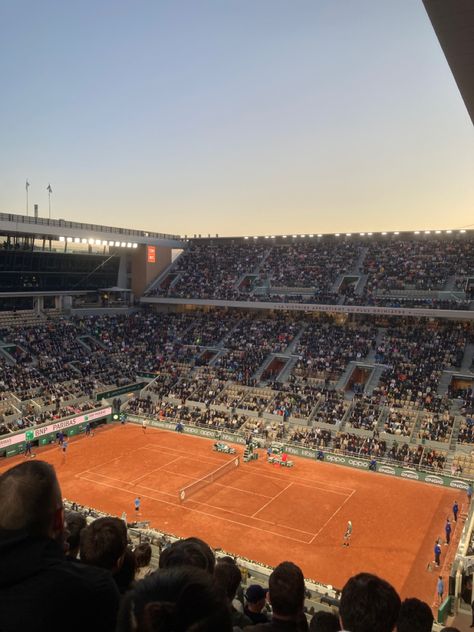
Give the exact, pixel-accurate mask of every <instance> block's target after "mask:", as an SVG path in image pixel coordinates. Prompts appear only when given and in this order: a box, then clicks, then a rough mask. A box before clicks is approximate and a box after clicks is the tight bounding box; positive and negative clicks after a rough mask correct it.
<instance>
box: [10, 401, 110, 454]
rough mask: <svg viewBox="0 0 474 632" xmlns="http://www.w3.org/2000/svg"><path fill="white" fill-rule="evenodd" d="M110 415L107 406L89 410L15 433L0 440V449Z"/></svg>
mask: <svg viewBox="0 0 474 632" xmlns="http://www.w3.org/2000/svg"><path fill="white" fill-rule="evenodd" d="M110 414H112V408H111V407H110V406H108V407H107V408H101V409H100V410H91V411H89V412H86V413H84V414H82V415H76V417H68V418H67V419H62V420H58V421H55V422H54V423H51V424H47V425H46V426H44V425H43V426H37V427H35V428H29V429H28V430H25V431H24V432H15V433H14V434H12V435H11V436H8V437H6V438H4V439H1V440H0V449H2V448H8V447H9V446H12V445H17V444H18V443H23V442H24V441H34V440H35V439H39V438H40V437H44V436H46V435H48V434H51V433H53V432H58V431H59V430H64V429H65V428H71V427H72V426H78V425H79V424H84V423H88V422H89V421H95V420H97V419H102V418H103V417H108V415H110Z"/></svg>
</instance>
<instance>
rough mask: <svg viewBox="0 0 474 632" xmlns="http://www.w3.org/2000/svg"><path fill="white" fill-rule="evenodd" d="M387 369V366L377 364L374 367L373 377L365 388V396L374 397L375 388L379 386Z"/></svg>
mask: <svg viewBox="0 0 474 632" xmlns="http://www.w3.org/2000/svg"><path fill="white" fill-rule="evenodd" d="M386 368H387V365H386V364H376V365H375V366H374V370H373V371H372V375H371V376H370V377H369V379H368V381H367V383H366V385H365V388H364V394H365V395H372V393H373V392H374V388H376V386H377V385H378V383H379V380H380V377H381V375H382V373H383V372H384V371H385V369H386Z"/></svg>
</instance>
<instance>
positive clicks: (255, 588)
mask: <svg viewBox="0 0 474 632" xmlns="http://www.w3.org/2000/svg"><path fill="white" fill-rule="evenodd" d="M266 596H267V591H266V590H265V589H264V588H262V586H260V584H251V585H250V586H249V587H248V588H247V590H246V591H245V606H244V612H245V614H246V615H247V617H248V618H249V619H250V620H251V621H252V623H254V624H256V623H268V616H267V613H266V612H263V608H264V607H265V603H266Z"/></svg>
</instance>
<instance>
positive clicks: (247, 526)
mask: <svg viewBox="0 0 474 632" xmlns="http://www.w3.org/2000/svg"><path fill="white" fill-rule="evenodd" d="M85 480H88V479H85ZM89 482H90V483H94V484H96V485H102V486H103V487H110V488H111V489H118V490H119V491H121V492H125V493H127V494H135V493H136V492H134V491H133V492H132V491H129V490H127V489H123V487H118V486H117V485H110V484H109V483H104V482H102V481H89ZM158 493H161V492H158ZM141 496H142V497H143V498H149V499H150V500H155V501H156V502H158V503H164V504H165V505H171V506H172V507H175V508H180V509H184V510H185V511H192V512H194V513H198V514H202V515H203V516H206V517H207V518H216V519H217V520H224V521H225V522H230V523H231V524H235V525H237V526H239V527H246V528H247V529H255V530H257V531H262V532H263V533H267V534H268V533H271V534H273V535H277V536H279V537H280V538H284V539H285V540H291V541H292V542H299V543H300V544H309V542H308V541H307V540H300V539H298V538H292V537H290V536H288V535H283V534H282V533H276V532H275V531H271V530H270V529H263V528H262V527H255V526H253V525H248V524H245V523H243V522H238V521H237V520H231V519H230V518H224V517H221V516H215V515H214V514H211V513H209V512H207V511H201V510H200V509H193V508H192V507H187V506H186V505H184V504H180V505H178V504H177V503H172V502H170V501H169V500H162V499H161V498H155V497H154V496H150V495H149V494H141ZM282 528H285V527H282ZM308 535H310V534H308Z"/></svg>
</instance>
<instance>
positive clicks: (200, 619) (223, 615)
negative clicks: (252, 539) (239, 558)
mask: <svg viewBox="0 0 474 632" xmlns="http://www.w3.org/2000/svg"><path fill="white" fill-rule="evenodd" d="M168 630H173V631H174V632H185V631H187V630H192V631H193V632H232V621H231V614H230V608H229V606H228V602H227V599H226V598H225V595H224V593H223V592H222V590H220V589H219V587H218V586H217V585H216V583H215V580H214V578H213V577H212V576H211V575H210V574H209V573H207V572H206V571H204V570H202V569H199V568H193V567H191V566H182V567H175V568H168V569H163V570H159V571H157V572H155V573H153V574H152V575H148V576H147V577H145V579H143V580H142V581H140V582H137V583H136V584H135V586H134V588H133V589H132V590H131V591H130V592H129V593H128V594H127V595H126V596H125V597H124V599H123V602H122V606H121V608H120V612H119V616H118V622H117V627H116V632H132V631H133V632H167V631H168Z"/></svg>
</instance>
